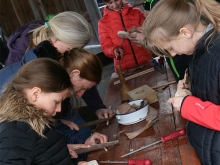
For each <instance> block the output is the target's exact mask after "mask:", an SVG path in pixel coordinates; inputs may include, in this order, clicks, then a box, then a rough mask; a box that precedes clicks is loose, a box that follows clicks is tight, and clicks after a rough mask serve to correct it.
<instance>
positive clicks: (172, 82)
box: [151, 81, 176, 89]
mask: <svg viewBox="0 0 220 165" xmlns="http://www.w3.org/2000/svg"><path fill="white" fill-rule="evenodd" d="M175 83H176V81H170V82H168V83H164V84H161V85H157V86H153V87H151V88H152V89H157V88H160V87H163V86H167V85H170V84H175Z"/></svg>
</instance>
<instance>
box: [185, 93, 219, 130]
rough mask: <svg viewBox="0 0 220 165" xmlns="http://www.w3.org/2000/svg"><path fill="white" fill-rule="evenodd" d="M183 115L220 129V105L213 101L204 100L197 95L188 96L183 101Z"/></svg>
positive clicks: (206, 125) (196, 121) (188, 118)
mask: <svg viewBox="0 0 220 165" xmlns="http://www.w3.org/2000/svg"><path fill="white" fill-rule="evenodd" d="M181 115H182V117H183V118H185V119H187V120H190V121H192V122H194V123H197V124H199V125H202V126H204V127H206V128H210V129H214V130H217V131H220V106H219V105H215V104H213V103H212V102H209V101H205V102H203V101H202V100H200V99H199V98H197V97H194V96H187V97H186V98H185V99H184V101H183V102H182V106H181Z"/></svg>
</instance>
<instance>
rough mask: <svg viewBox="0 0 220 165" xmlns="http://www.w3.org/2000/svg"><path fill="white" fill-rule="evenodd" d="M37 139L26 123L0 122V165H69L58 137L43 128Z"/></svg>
mask: <svg viewBox="0 0 220 165" xmlns="http://www.w3.org/2000/svg"><path fill="white" fill-rule="evenodd" d="M44 135H45V136H46V138H42V137H40V136H39V135H38V134H37V133H36V132H35V131H34V130H33V129H31V128H30V126H29V125H28V124H27V123H24V122H17V121H14V122H2V123H0V164H1V165H6V164H10V165H11V164H14V165H34V164H36V165H71V164H72V160H71V158H70V155H69V151H68V149H67V145H66V143H65V141H64V139H63V138H62V135H61V134H60V133H59V132H57V131H55V130H53V129H49V128H46V129H45V130H44Z"/></svg>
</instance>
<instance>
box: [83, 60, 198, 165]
mask: <svg viewBox="0 0 220 165" xmlns="http://www.w3.org/2000/svg"><path fill="white" fill-rule="evenodd" d="M150 67H152V66H150V65H148V64H147V65H146V66H145V67H144V68H142V69H141V70H137V71H133V72H132V74H135V73H137V72H140V71H143V70H146V69H148V68H150ZM116 80H117V79H112V78H111V80H110V83H109V87H108V90H107V93H106V97H105V99H104V103H105V105H106V106H107V107H108V106H111V107H112V109H117V107H118V106H119V105H120V104H121V99H120V87H121V84H117V85H114V81H116ZM173 80H175V79H174V77H173V74H172V72H171V71H170V69H169V67H168V68H167V73H165V74H161V73H160V72H158V71H157V70H154V71H153V72H150V73H147V74H145V75H142V76H140V77H137V78H134V79H131V80H128V81H126V82H127V84H128V85H129V86H130V87H131V88H132V89H135V88H138V87H140V86H142V85H145V84H146V85H148V86H150V87H152V86H156V85H160V84H164V83H167V82H170V81H173ZM175 92H176V84H172V85H169V87H168V88H166V89H165V90H164V91H163V92H162V93H157V96H158V100H159V108H158V106H157V108H158V109H157V110H158V111H159V117H158V118H159V120H158V121H157V122H156V123H155V124H154V125H153V126H152V127H151V128H149V129H148V130H146V131H145V132H143V133H142V134H140V135H139V136H137V137H136V138H134V139H132V140H129V139H128V137H127V136H126V135H125V133H128V132H133V131H135V130H137V129H140V128H141V127H144V126H145V125H146V120H143V121H141V122H139V123H136V124H133V125H129V126H125V125H120V124H118V123H117V120H116V118H113V119H112V120H111V121H110V122H109V125H108V126H107V125H106V123H102V124H100V125H99V126H98V129H97V132H100V133H103V134H105V135H107V136H108V140H109V141H113V140H119V144H118V145H115V146H111V147H108V152H105V151H104V150H98V151H93V152H91V153H89V155H88V158H87V160H88V161H89V160H93V159H96V160H97V161H98V162H99V161H100V160H105V161H106V160H113V161H115V160H118V161H122V160H123V161H127V160H128V159H130V158H133V159H135V158H149V159H150V160H151V161H152V165H200V162H199V160H198V158H197V155H196V153H195V151H194V149H193V148H192V147H191V145H190V144H189V141H188V139H187V137H186V136H182V137H179V138H178V139H175V140H172V141H169V142H166V143H164V144H163V143H159V144H156V145H154V146H151V147H150V148H146V149H144V150H142V151H139V152H136V153H134V154H132V155H129V156H127V157H124V158H121V156H122V155H124V154H127V153H129V152H130V151H132V150H136V149H139V148H140V147H142V146H146V145H148V144H150V143H153V142H156V141H158V140H160V137H161V136H165V135H167V134H169V133H171V132H173V131H176V130H178V129H181V128H185V127H186V123H187V121H186V120H185V119H183V118H182V117H181V116H180V114H179V112H178V111H176V110H173V108H172V106H171V105H170V103H168V102H167V100H168V99H169V98H170V97H172V96H174V94H175ZM155 105H156V104H155ZM155 105H153V106H154V107H155Z"/></svg>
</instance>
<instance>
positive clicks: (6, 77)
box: [0, 49, 37, 90]
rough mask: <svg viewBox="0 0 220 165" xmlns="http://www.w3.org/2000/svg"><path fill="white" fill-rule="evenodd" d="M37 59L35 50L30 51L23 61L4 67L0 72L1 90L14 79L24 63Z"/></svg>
mask: <svg viewBox="0 0 220 165" xmlns="http://www.w3.org/2000/svg"><path fill="white" fill-rule="evenodd" d="M36 58H37V56H36V54H35V53H34V50H33V49H30V50H29V51H28V52H27V53H25V55H24V56H23V57H22V60H21V61H18V62H15V63H13V64H10V65H8V66H6V67H4V68H3V69H1V70H0V90H2V87H3V86H4V85H5V84H6V83H7V82H9V81H10V80H11V79H12V78H13V76H14V75H15V74H16V73H17V72H18V70H19V69H20V68H21V66H22V65H23V64H24V63H26V62H29V61H31V60H33V59H36Z"/></svg>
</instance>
